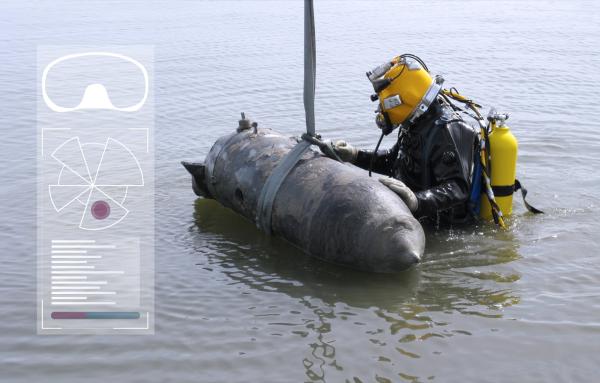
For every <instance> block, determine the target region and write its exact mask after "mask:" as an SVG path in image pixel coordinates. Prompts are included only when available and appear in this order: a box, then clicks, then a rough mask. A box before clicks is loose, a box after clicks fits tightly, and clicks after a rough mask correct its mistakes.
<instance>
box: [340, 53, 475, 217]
mask: <svg viewBox="0 0 600 383" xmlns="http://www.w3.org/2000/svg"><path fill="white" fill-rule="evenodd" d="M367 77H368V78H369V80H370V81H371V82H372V84H373V88H374V90H375V94H373V95H372V96H371V100H372V101H377V100H379V103H378V104H379V105H378V108H377V110H376V113H377V117H376V123H377V126H378V127H379V128H380V129H381V131H382V134H381V137H380V139H379V142H378V144H377V147H376V148H375V151H369V150H359V149H357V148H355V147H353V146H352V145H350V144H348V143H346V142H345V141H337V142H336V143H335V144H333V150H334V151H335V153H336V154H337V155H338V157H339V158H340V159H341V160H342V161H344V162H349V163H352V164H354V165H356V166H359V167H361V168H363V169H366V170H369V174H370V172H371V171H373V172H376V173H379V174H383V175H386V176H388V178H380V179H379V180H380V182H381V183H383V184H384V185H386V186H387V187H389V188H390V189H391V190H392V191H393V192H395V193H396V194H397V195H398V196H400V198H402V200H403V201H404V202H405V203H406V205H407V206H408V208H409V209H410V211H411V212H412V213H413V215H414V216H415V217H416V218H417V219H421V220H425V221H431V222H437V223H438V224H439V223H440V222H443V223H459V222H466V221H468V220H469V219H470V217H471V216H472V215H471V214H470V209H469V197H470V191H471V182H472V178H473V177H472V174H473V165H474V162H475V160H476V159H477V158H476V157H475V156H476V153H478V145H479V139H478V134H477V132H476V131H475V129H474V128H473V127H471V126H470V125H469V124H467V123H466V122H465V121H464V120H463V119H462V118H461V114H459V110H458V109H457V108H456V107H455V106H454V104H453V103H452V102H450V100H449V98H448V97H447V96H445V95H444V92H442V83H443V79H442V78H441V77H440V76H436V77H435V78H433V77H432V76H431V75H430V73H429V70H428V68H427V66H426V65H425V63H424V62H423V61H422V60H421V59H419V58H418V57H417V56H414V55H410V54H405V55H400V56H398V57H395V58H394V59H393V60H391V61H389V62H386V63H384V64H383V65H381V66H379V67H377V68H376V69H374V70H373V71H371V72H367ZM396 129H398V139H397V142H396V143H395V145H393V146H392V147H391V148H390V149H387V150H378V149H379V145H380V144H381V141H382V138H383V137H384V136H385V135H388V134H390V133H391V132H393V131H394V130H396Z"/></svg>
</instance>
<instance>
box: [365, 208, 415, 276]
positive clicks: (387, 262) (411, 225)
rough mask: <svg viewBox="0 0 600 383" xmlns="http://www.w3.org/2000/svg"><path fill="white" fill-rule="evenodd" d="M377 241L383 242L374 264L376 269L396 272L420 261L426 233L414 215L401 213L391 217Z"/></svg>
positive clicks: (384, 271)
mask: <svg viewBox="0 0 600 383" xmlns="http://www.w3.org/2000/svg"><path fill="white" fill-rule="evenodd" d="M376 241H380V242H381V243H382V245H383V246H382V247H383V248H380V249H379V250H378V251H377V252H375V253H376V254H381V255H380V256H379V257H378V258H377V259H374V260H373V261H374V262H372V265H373V267H374V270H375V271H378V272H383V273H395V272H398V271H402V270H406V269H408V268H410V267H411V266H414V265H415V264H417V263H419V262H420V261H421V257H422V256H423V253H424V251H425V233H424V232H423V228H422V227H421V225H420V224H419V222H418V221H417V220H416V219H415V218H414V217H412V216H408V215H401V216H396V217H393V218H392V219H390V220H389V221H388V222H387V223H386V224H385V227H384V228H383V230H382V236H381V237H380V238H377V239H376Z"/></svg>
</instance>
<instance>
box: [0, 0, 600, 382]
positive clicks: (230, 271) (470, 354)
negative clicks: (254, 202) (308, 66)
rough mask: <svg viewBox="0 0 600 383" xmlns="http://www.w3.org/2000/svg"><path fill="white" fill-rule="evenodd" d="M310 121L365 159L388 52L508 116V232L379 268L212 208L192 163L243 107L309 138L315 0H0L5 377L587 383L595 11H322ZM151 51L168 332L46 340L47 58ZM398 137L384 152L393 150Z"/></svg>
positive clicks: (452, 241)
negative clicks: (526, 194) (196, 187)
mask: <svg viewBox="0 0 600 383" xmlns="http://www.w3.org/2000/svg"><path fill="white" fill-rule="evenodd" d="M315 2H316V5H315V9H316V23H317V48H318V54H317V60H318V68H317V73H318V78H317V102H316V106H317V129H318V131H320V132H321V133H322V134H323V135H324V136H326V137H328V138H334V139H337V138H344V139H347V140H348V141H349V142H351V143H353V144H355V145H358V146H362V147H373V146H374V144H375V143H376V140H377V135H378V131H377V129H376V128H375V125H374V123H373V117H374V115H373V113H372V110H373V108H374V106H373V105H372V104H371V102H370V101H369V99H368V96H369V94H370V93H371V89H370V84H369V83H368V81H367V80H366V78H365V77H364V72H365V71H366V70H368V69H370V68H371V67H373V66H374V65H377V64H379V63H380V62H381V61H382V60H385V59H387V58H389V57H391V56H392V55H394V54H397V53H402V52H411V53H416V54H418V55H420V56H421V57H422V58H423V59H425V60H426V62H427V63H428V65H429V67H430V68H431V70H432V71H433V72H436V73H441V74H443V75H444V76H445V78H446V81H447V83H448V84H452V85H455V86H457V87H458V88H459V89H460V90H461V91H463V92H464V93H465V94H468V95H470V96H472V97H475V98H476V99H477V100H478V101H480V102H481V103H482V104H484V105H486V106H491V105H494V106H496V107H498V108H499V109H501V110H504V111H508V112H509V113H510V115H511V117H510V120H509V122H510V125H511V126H512V128H513V132H514V133H515V135H516V136H517V138H518V139H519V142H520V160H519V169H518V174H519V176H520V178H521V179H522V180H523V181H524V182H525V184H526V185H527V187H528V188H529V190H530V193H531V194H530V195H531V197H530V198H531V202H532V203H533V202H535V204H536V205H539V206H540V207H541V208H543V209H544V210H545V211H546V212H547V214H545V215H543V216H531V215H529V214H527V213H526V212H525V210H524V208H523V207H522V205H521V203H520V201H517V203H516V204H515V208H516V214H515V216H514V217H513V218H512V219H511V220H510V229H509V230H508V231H500V230H497V229H495V228H494V227H490V226H481V227H475V228H472V229H468V230H467V229H461V230H442V231H438V232H431V233H428V235H427V249H426V254H425V257H424V262H423V263H422V264H421V265H420V266H419V267H417V268H415V269H413V270H410V271H408V272H406V273H404V274H400V275H372V274H364V273H360V272H356V271H351V270H346V269H342V268H338V267H335V266H331V265H328V264H324V263H322V262H319V261H316V260H313V259H310V258H308V257H306V256H305V255H303V254H302V253H300V252H298V250H296V249H294V248H293V247H291V246H290V245H288V244H287V243H285V242H283V241H282V240H279V239H277V238H269V237H266V236H264V235H262V234H261V233H260V232H258V231H257V230H256V229H255V228H254V226H253V225H252V224H250V223H248V222H246V221H244V220H242V219H241V218H239V217H238V216H236V215H235V214H233V213H232V212H230V211H228V210H226V209H224V208H222V207H220V206H219V205H218V204H216V203H214V202H212V201H206V200H196V198H195V197H194V195H193V193H192V191H191V187H190V180H189V177H188V175H187V174H186V172H185V170H184V169H183V168H182V167H181V166H180V165H179V161H180V160H182V159H198V158H201V157H202V156H203V155H205V154H206V153H207V152H208V150H209V148H210V146H211V145H212V143H213V142H214V141H215V140H216V138H218V137H219V136H221V135H223V134H225V133H228V132H230V131H232V129H234V128H235V126H236V123H237V119H238V116H239V112H240V111H245V112H246V113H247V114H249V115H250V116H251V117H252V118H254V119H255V120H257V121H258V122H259V123H260V124H261V126H265V127H271V128H273V129H276V130H278V131H280V132H283V133H287V134H290V135H291V134H297V133H299V132H301V131H302V130H303V127H304V111H303V109H302V49H303V45H302V3H301V2H299V1H296V2H293V1H286V2H260V3H256V2H241V1H240V2H171V3H160V2H152V3H146V2H142V1H140V2H135V1H131V2H86V3H79V2H74V1H73V2H71V1H66V2H61V3H58V4H55V3H54V2H35V3H22V2H11V3H4V4H2V5H0V31H1V32H2V33H1V34H0V51H1V52H2V55H1V56H0V57H1V60H0V79H1V81H0V105H1V107H2V113H1V114H0V126H1V129H2V136H3V138H2V140H1V141H0V153H1V154H0V156H1V157H2V162H1V163H2V166H1V167H0V169H1V170H0V172H1V173H2V180H3V184H2V186H1V187H0V196H1V200H2V211H3V218H4V219H3V220H2V223H0V225H1V227H0V238H1V242H0V243H1V248H2V254H3V262H2V267H1V269H0V270H1V281H2V282H1V283H0V306H1V308H2V318H3V319H2V322H1V324H0V345H1V346H0V380H2V381H10V382H12V381H16V382H21V381H50V382H70V381H80V380H84V379H90V380H94V381H107V380H115V381H116V380H121V381H144V382H146V381H175V382H187V381H190V382H191V381H194V382H197V381H202V382H233V381H240V382H242V381H243V382H246V381H269V382H283V381H327V382H340V381H351V382H352V381H362V382H369V381H382V382H385V381H439V382H464V381H485V382H498V381H527V382H550V381H552V382H554V381H556V382H563V381H577V382H581V381H586V382H587V381H589V382H591V381H595V380H596V372H597V366H598V363H599V362H600V357H599V356H598V351H600V350H599V346H598V344H599V341H600V322H599V320H598V315H599V313H600V287H599V284H598V281H600V268H599V267H598V266H599V262H598V254H599V251H598V250H599V247H598V245H597V243H596V239H597V238H598V234H597V233H598V231H599V229H600V224H599V223H598V204H599V202H600V175H599V173H598V171H597V169H598V168H599V166H600V155H599V150H600V144H599V142H600V133H599V129H598V128H599V126H598V122H597V116H598V115H599V114H600V107H599V106H598V102H597V98H598V97H597V84H598V82H599V81H600V74H599V73H600V71H599V69H600V65H599V59H598V54H597V51H598V46H599V43H600V39H599V37H600V28H598V25H599V24H598V22H599V20H598V14H599V11H600V9H599V8H598V5H596V3H595V2H579V1H573V2H568V1H564V2H541V1H539V2H538V1H525V2H516V1H515V2H506V1H502V2H491V1H490V2H486V1H453V2H437V1H433V2H431V1H430V2H423V3H420V2H398V3H394V2H385V3H374V2H352V3H349V2H333V1H319V0H316V1H315ZM44 44H51V45H61V44H65V45H114V44H151V45H154V47H155V57H156V62H155V74H156V78H155V89H156V97H155V105H156V132H157V137H156V138H157V144H156V153H157V158H156V160H157V161H156V162H157V167H156V176H157V182H156V185H157V186H156V228H157V229H156V243H157V247H156V311H157V314H156V335H154V336H138V337H135V336H119V337H117V336H112V337H99V336H98V337H93V336H71V337H62V336H45V337H42V336H37V335H36V334H35V259H36V258H35V257H36V255H35V246H34V244H35V229H36V220H35V207H34V205H35V204H34V201H35V198H34V196H35V178H34V177H35V166H34V164H35V140H36V137H35V132H36V126H35V123H36V120H35V105H36V98H35V89H36V69H35V65H36V48H37V46H38V45H44ZM391 144H392V140H391V139H389V140H387V141H384V145H391Z"/></svg>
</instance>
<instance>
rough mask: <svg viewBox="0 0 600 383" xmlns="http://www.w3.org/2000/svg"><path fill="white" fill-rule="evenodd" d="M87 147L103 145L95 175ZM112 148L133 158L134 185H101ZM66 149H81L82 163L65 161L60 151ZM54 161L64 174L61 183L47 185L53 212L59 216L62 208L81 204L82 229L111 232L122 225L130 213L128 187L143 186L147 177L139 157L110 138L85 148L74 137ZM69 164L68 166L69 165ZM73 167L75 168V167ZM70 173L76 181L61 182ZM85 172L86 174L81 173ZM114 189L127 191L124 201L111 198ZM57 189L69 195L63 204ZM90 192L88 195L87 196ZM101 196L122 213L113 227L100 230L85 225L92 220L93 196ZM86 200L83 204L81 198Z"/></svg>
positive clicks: (53, 155)
mask: <svg viewBox="0 0 600 383" xmlns="http://www.w3.org/2000/svg"><path fill="white" fill-rule="evenodd" d="M86 145H99V146H103V149H102V155H101V157H100V161H99V163H98V166H97V168H96V171H95V173H94V174H93V175H92V173H91V172H90V169H89V167H88V163H87V160H86V157H85V155H84V152H83V148H82V147H83V146H86ZM109 147H112V148H113V149H112V150H115V149H117V150H119V151H123V150H124V151H126V153H128V155H129V156H130V159H131V160H133V162H134V164H132V165H134V168H133V169H135V172H136V174H131V175H130V177H131V178H132V179H133V178H136V180H134V182H130V183H129V182H128V183H118V184H111V183H104V182H103V181H101V180H100V182H98V181H99V180H98V176H99V175H100V170H101V168H102V165H103V164H104V161H105V154H106V151H107V149H108V148H109ZM63 148H65V149H66V150H68V151H72V149H73V148H75V149H76V150H79V152H80V160H81V162H71V161H65V160H63V159H62V158H61V156H60V154H59V152H60V151H61V150H62V149H63ZM50 156H51V157H52V158H53V159H54V160H56V161H57V162H58V163H60V164H61V165H62V166H63V168H62V169H61V172H60V174H59V177H58V179H59V182H58V183H56V184H50V185H48V193H49V195H50V202H51V203H52V206H53V207H54V210H55V211H56V212H58V213H60V212H61V211H62V210H63V209H65V208H66V207H67V206H69V205H71V204H72V203H74V202H75V201H78V202H79V203H80V204H82V205H84V208H83V214H82V216H81V220H80V222H79V228H80V229H83V230H104V229H108V228H110V227H112V226H114V225H116V224H118V223H119V222H121V221H122V220H123V219H124V218H125V216H127V214H128V213H129V210H128V209H127V208H126V207H125V206H124V205H123V203H124V201H125V198H126V197H127V192H128V190H129V189H128V188H129V187H130V186H144V174H143V172H142V168H141V166H140V163H139V161H138V159H137V158H136V156H135V155H134V154H133V152H132V151H131V150H130V149H129V148H128V147H127V146H125V145H124V144H123V143H121V142H120V141H117V140H115V139H114V138H111V137H109V138H108V139H107V140H106V143H105V144H84V145H82V144H81V142H80V140H79V137H77V136H76V137H72V138H70V139H68V140H67V141H65V142H63V143H62V144H61V145H60V146H58V147H57V148H56V149H55V150H54V151H53V152H52V154H51V155H50ZM67 162H69V163H67ZM72 165H74V166H72ZM65 169H66V172H68V174H69V175H71V176H76V179H77V182H78V183H75V182H72V183H69V184H62V183H60V179H61V177H62V174H63V172H64V171H65ZM104 172H106V171H105V170H103V173H104ZM82 173H84V174H82ZM105 178H106V177H104V178H103V179H105ZM114 188H125V189H124V195H123V196H122V198H121V201H120V202H119V201H117V199H116V198H113V197H114V196H113V197H111V195H110V194H112V193H110V192H109V191H108V190H110V189H114ZM58 190H60V191H62V192H64V191H66V192H67V193H68V195H69V197H68V198H66V199H64V200H63V201H59V200H58V198H57V195H58V192H57V191H58ZM86 193H87V195H86ZM98 194H99V195H101V197H102V198H103V199H106V200H108V201H110V203H111V204H113V206H114V207H115V208H118V209H119V211H120V214H121V215H120V217H118V219H117V220H116V221H113V222H112V223H111V224H109V225H104V226H98V227H89V226H88V225H86V223H85V222H84V221H86V218H88V220H89V215H90V214H91V213H90V205H91V203H92V202H93V201H91V199H92V195H98ZM82 197H83V201H82V199H80V198H82Z"/></svg>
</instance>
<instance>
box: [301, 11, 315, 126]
mask: <svg viewBox="0 0 600 383" xmlns="http://www.w3.org/2000/svg"><path fill="white" fill-rule="evenodd" d="M316 71H317V54H316V46H315V15H314V9H313V2H312V0H304V112H305V115H306V133H308V134H309V135H311V136H314V135H315V81H316Z"/></svg>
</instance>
